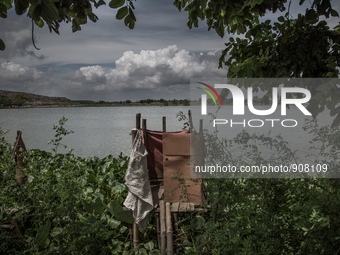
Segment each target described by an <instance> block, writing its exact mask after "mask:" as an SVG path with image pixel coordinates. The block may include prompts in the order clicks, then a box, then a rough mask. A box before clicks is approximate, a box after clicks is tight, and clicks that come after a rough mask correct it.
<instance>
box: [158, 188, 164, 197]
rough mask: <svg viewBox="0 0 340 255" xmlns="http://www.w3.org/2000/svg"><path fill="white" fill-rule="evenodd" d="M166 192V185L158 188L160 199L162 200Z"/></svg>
mask: <svg viewBox="0 0 340 255" xmlns="http://www.w3.org/2000/svg"><path fill="white" fill-rule="evenodd" d="M163 194H164V186H160V187H159V190H158V199H159V200H161V199H162V196H163Z"/></svg>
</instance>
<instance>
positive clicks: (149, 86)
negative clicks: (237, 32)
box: [64, 45, 226, 93]
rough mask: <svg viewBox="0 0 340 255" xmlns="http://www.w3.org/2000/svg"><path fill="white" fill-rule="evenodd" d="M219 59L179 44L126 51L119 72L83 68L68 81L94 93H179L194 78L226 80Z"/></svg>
mask: <svg viewBox="0 0 340 255" xmlns="http://www.w3.org/2000/svg"><path fill="white" fill-rule="evenodd" d="M219 56H220V52H208V53H200V54H193V53H190V52H189V51H187V50H184V49H181V50H180V49H178V47H177V46H176V45H172V46H168V47H166V48H163V49H158V50H142V51H140V53H134V52H133V51H126V52H124V54H123V56H122V57H121V58H119V59H118V60H117V61H116V62H115V66H116V68H115V69H110V70H107V71H105V69H104V68H103V67H101V66H99V65H96V66H87V67H81V68H80V69H79V70H77V71H75V72H74V74H72V75H70V76H66V77H64V80H66V81H69V82H71V84H73V86H74V87H78V88H79V85H80V84H83V86H86V88H87V89H89V90H94V91H112V90H115V91H122V92H124V91H126V92H127V91H133V90H136V89H137V90H143V91H145V92H147V91H148V92H149V93H150V92H152V93H155V92H159V93H160V92H161V91H163V92H164V93H166V92H169V93H177V92H178V90H183V86H185V87H188V84H189V83H190V78H200V77H205V76H206V77H210V76H212V75H213V76H214V77H216V76H218V77H225V76H226V70H225V69H224V70H223V69H222V70H219V69H218V68H217V66H218V58H219ZM71 86H72V85H71ZM176 86H177V87H178V89H176Z"/></svg>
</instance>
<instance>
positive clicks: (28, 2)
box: [0, 0, 136, 50]
mask: <svg viewBox="0 0 340 255" xmlns="http://www.w3.org/2000/svg"><path fill="white" fill-rule="evenodd" d="M101 5H105V1H103V0H98V1H97V0H85V1H76V0H69V1H62V0H39V1H37V0H14V1H11V0H0V16H1V17H2V18H7V12H8V10H9V9H11V8H13V6H14V7H15V12H16V14H17V15H23V14H24V13H27V16H28V17H29V18H31V19H32V21H34V23H35V24H36V25H37V26H38V27H40V28H41V27H43V26H44V24H47V26H48V28H49V30H50V32H52V31H54V32H55V33H57V34H59V27H60V23H62V22H66V23H72V31H73V32H76V31H79V30H81V25H83V24H86V23H87V20H88V19H89V20H91V21H92V22H96V21H97V20H98V17H97V15H96V14H94V13H93V7H95V8H98V7H99V6H101ZM123 5H125V6H123ZM109 6H110V7H111V8H119V9H118V11H117V14H116V17H117V19H123V18H124V17H125V18H124V24H125V25H126V26H128V27H129V28H130V29H133V28H134V26H135V22H136V17H135V15H134V12H133V10H134V9H135V7H134V5H133V3H132V1H130V0H112V1H111V2H110V3H109ZM4 49H5V43H4V42H3V40H1V39H0V50H4Z"/></svg>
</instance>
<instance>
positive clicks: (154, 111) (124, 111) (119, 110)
mask: <svg viewBox="0 0 340 255" xmlns="http://www.w3.org/2000/svg"><path fill="white" fill-rule="evenodd" d="M189 108H190V107H189V106H173V107H171V106H167V107H161V106H155V107H153V106H145V107H74V108H73V107H65V108H31V109H25V108H23V109H1V110H0V127H1V129H2V130H10V132H9V133H8V134H7V135H6V136H5V137H6V139H7V141H9V142H11V143H14V142H15V137H16V131H17V130H20V131H22V137H23V140H24V142H25V145H26V147H27V149H41V150H46V151H49V150H51V149H52V148H53V145H51V144H49V145H48V144H47V143H48V141H50V140H52V139H54V135H55V131H54V130H53V125H57V124H58V120H59V119H60V118H61V116H65V117H66V118H68V121H67V122H66V124H65V128H66V129H67V130H73V131H74V133H73V134H69V135H67V136H66V137H65V138H63V139H62V141H61V142H62V143H65V144H66V145H67V146H68V148H67V149H63V148H60V149H58V152H61V153H66V152H68V150H69V149H70V148H73V149H74V151H73V153H74V154H75V155H77V156H81V157H93V156H97V157H105V156H107V155H109V154H112V155H114V156H116V155H118V154H119V153H121V152H122V153H123V155H125V156H129V155H130V151H131V136H130V135H129V132H130V131H131V129H132V128H134V127H135V125H136V114H137V113H141V114H142V119H143V118H145V119H147V128H148V129H151V130H162V117H163V116H166V118H167V131H178V130H181V129H182V126H183V124H182V123H181V122H179V121H178V120H177V118H176V113H178V112H179V111H183V112H184V113H185V114H187V112H188V110H189Z"/></svg>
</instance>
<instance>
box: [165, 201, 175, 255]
mask: <svg viewBox="0 0 340 255" xmlns="http://www.w3.org/2000/svg"><path fill="white" fill-rule="evenodd" d="M165 207H166V209H165V211H166V240H167V245H166V247H167V255H172V254H173V243H172V224H171V208H170V203H169V202H167V203H166V204H165Z"/></svg>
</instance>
